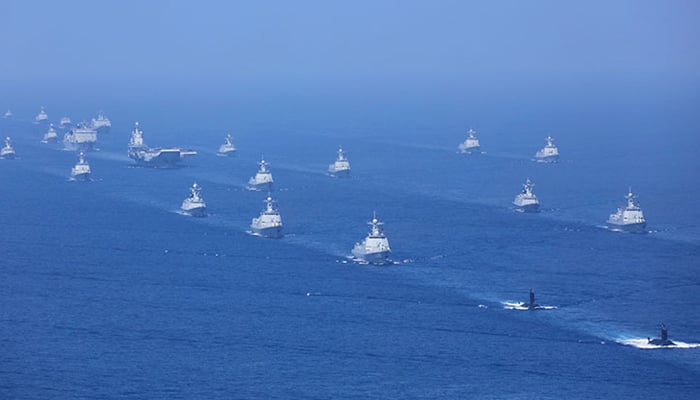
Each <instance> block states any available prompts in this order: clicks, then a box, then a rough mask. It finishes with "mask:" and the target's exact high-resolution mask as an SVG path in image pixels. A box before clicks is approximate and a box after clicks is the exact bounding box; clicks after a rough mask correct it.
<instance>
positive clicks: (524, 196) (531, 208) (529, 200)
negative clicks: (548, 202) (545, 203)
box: [513, 178, 540, 212]
mask: <svg viewBox="0 0 700 400" xmlns="http://www.w3.org/2000/svg"><path fill="white" fill-rule="evenodd" d="M533 186H535V185H533V184H532V182H531V181H530V178H527V180H526V181H525V184H524V185H523V191H522V192H521V193H518V195H517V196H515V200H513V205H514V206H515V209H516V210H517V211H520V212H538V211H539V210H540V202H539V200H537V196H535V194H534V193H532V187H533Z"/></svg>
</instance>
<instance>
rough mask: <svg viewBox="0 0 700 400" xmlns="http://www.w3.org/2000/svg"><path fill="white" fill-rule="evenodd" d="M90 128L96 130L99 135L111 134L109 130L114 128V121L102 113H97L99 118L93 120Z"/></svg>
mask: <svg viewBox="0 0 700 400" xmlns="http://www.w3.org/2000/svg"><path fill="white" fill-rule="evenodd" d="M90 128H92V129H94V130H96V131H97V132H98V133H109V130H110V129H111V128H112V121H110V120H109V118H107V117H106V116H105V115H104V113H103V112H102V111H100V112H99V113H97V118H93V119H92V121H90Z"/></svg>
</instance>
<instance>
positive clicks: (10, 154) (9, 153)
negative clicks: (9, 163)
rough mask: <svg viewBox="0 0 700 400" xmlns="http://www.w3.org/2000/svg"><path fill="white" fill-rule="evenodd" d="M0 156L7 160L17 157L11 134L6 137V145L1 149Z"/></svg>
mask: <svg viewBox="0 0 700 400" xmlns="http://www.w3.org/2000/svg"><path fill="white" fill-rule="evenodd" d="M0 158H4V159H6V160H11V159H13V158H15V149H14V147H12V139H10V137H9V136H8V137H6V138H5V146H4V147H3V148H2V149H0Z"/></svg>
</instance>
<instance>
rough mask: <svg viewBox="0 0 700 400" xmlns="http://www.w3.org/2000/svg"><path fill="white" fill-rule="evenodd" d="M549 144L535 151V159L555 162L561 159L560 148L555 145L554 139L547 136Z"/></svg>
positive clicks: (542, 161) (543, 161)
mask: <svg viewBox="0 0 700 400" xmlns="http://www.w3.org/2000/svg"><path fill="white" fill-rule="evenodd" d="M545 140H546V141H547V144H546V145H545V146H544V147H543V148H542V149H540V150H538V151H537V153H535V161H537V162H541V163H555V162H557V161H559V149H558V148H557V146H555V145H554V139H552V137H551V136H547V138H546V139H545Z"/></svg>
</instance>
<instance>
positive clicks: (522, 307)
mask: <svg viewBox="0 0 700 400" xmlns="http://www.w3.org/2000/svg"><path fill="white" fill-rule="evenodd" d="M501 304H503V308H505V309H506V310H518V311H529V310H530V309H529V308H528V307H527V304H526V303H522V302H520V303H511V302H508V301H504V302H502V303H501ZM555 308H558V307H557V306H538V307H537V308H536V310H554V309H555Z"/></svg>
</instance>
